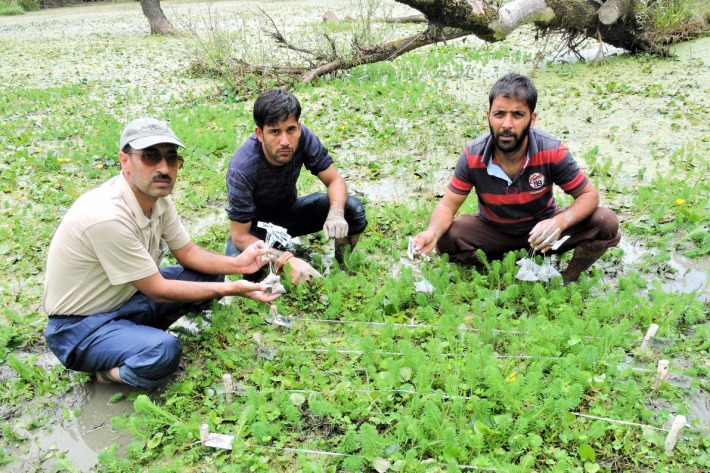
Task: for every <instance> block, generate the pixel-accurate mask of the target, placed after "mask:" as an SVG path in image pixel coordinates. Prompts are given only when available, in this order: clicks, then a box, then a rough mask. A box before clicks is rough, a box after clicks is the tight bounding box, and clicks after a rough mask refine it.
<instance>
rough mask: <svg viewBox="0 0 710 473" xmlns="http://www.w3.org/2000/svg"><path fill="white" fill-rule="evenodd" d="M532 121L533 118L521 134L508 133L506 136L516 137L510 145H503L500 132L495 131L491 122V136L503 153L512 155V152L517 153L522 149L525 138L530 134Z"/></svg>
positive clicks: (489, 126)
mask: <svg viewBox="0 0 710 473" xmlns="http://www.w3.org/2000/svg"><path fill="white" fill-rule="evenodd" d="M531 123H532V119H531V120H530V121H529V122H528V124H527V126H526V127H525V128H524V129H523V131H522V132H521V133H520V136H517V135H506V136H513V137H514V138H515V140H514V141H513V143H512V144H511V145H509V146H501V144H500V141H499V138H500V133H499V134H497V135H496V134H495V133H494V132H493V127H492V126H491V125H490V124H489V125H488V128H490V130H491V136H492V137H493V141H494V143H495V145H496V148H498V150H500V151H502V152H503V153H505V154H507V155H512V154H515V153H517V152H518V151H520V148H522V147H523V143H525V138H527V137H528V135H529V134H530V124H531Z"/></svg>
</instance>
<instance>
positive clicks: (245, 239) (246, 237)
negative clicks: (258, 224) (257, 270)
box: [232, 233, 259, 251]
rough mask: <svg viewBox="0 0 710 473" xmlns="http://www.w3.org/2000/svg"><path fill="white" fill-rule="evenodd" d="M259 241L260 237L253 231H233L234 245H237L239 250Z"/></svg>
mask: <svg viewBox="0 0 710 473" xmlns="http://www.w3.org/2000/svg"><path fill="white" fill-rule="evenodd" d="M257 241H259V239H258V238H257V237H255V236H254V235H252V234H251V233H242V234H235V233H232V242H234V246H236V247H237V249H238V250H239V251H244V249H245V248H246V247H247V246H249V245H251V244H252V243H255V242H257Z"/></svg>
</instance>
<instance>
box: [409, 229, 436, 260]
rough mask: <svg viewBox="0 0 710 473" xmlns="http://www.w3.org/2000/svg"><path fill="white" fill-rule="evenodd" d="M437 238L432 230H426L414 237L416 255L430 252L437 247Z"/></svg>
mask: <svg viewBox="0 0 710 473" xmlns="http://www.w3.org/2000/svg"><path fill="white" fill-rule="evenodd" d="M437 241H438V240H437V238H436V236H435V235H434V232H433V231H431V230H425V231H423V232H421V233H419V234H418V235H417V236H415V237H414V256H415V257H416V256H421V254H422V253H424V254H427V255H428V254H429V253H431V251H432V250H433V249H434V248H436V242H437Z"/></svg>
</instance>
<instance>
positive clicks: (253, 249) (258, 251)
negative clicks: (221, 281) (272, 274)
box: [235, 240, 274, 274]
mask: <svg viewBox="0 0 710 473" xmlns="http://www.w3.org/2000/svg"><path fill="white" fill-rule="evenodd" d="M266 254H268V255H269V258H264V259H262V256H264V255H266ZM273 259H274V256H273V255H272V254H271V250H270V249H268V250H267V249H266V244H265V243H264V242H263V241H261V240H259V241H256V242H254V243H252V244H251V245H249V246H247V247H246V248H244V251H242V254H240V255H239V256H237V257H236V258H235V263H236V264H237V272H236V274H252V273H255V272H257V271H259V269H261V267H262V266H264V265H265V264H267V263H268V262H269V260H273Z"/></svg>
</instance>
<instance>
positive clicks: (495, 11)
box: [142, 0, 710, 82]
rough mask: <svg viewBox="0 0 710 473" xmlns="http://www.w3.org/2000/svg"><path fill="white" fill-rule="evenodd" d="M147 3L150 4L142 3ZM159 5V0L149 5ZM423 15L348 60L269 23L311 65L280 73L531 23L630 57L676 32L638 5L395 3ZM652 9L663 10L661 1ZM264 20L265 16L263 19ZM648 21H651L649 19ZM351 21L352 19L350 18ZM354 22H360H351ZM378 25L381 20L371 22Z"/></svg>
mask: <svg viewBox="0 0 710 473" xmlns="http://www.w3.org/2000/svg"><path fill="white" fill-rule="evenodd" d="M142 1H148V0H142ZM153 1H157V0H153ZM396 1H397V2H398V3H401V4H404V5H407V6H409V7H411V8H413V9H415V10H418V11H419V12H421V15H410V16H407V17H399V18H391V19H389V20H387V21H388V22H392V23H396V22H407V23H412V22H425V23H427V27H426V29H425V30H424V31H421V32H419V33H417V34H414V35H410V36H408V37H405V38H401V39H397V40H394V41H390V42H387V43H384V44H381V45H378V46H374V47H362V45H361V44H360V43H359V40H357V39H355V38H353V44H352V50H353V54H352V56H350V57H340V56H339V55H338V53H337V51H336V47H335V42H334V40H333V39H332V38H331V37H329V36H327V35H326V39H327V40H328V42H329V43H330V46H331V51H330V52H328V53H323V52H322V51H321V52H320V53H316V52H314V51H312V50H310V49H309V48H305V47H301V46H298V45H295V44H292V43H290V42H289V41H288V40H287V39H286V38H285V36H284V35H282V34H281V33H280V32H279V31H278V29H276V26H275V24H274V23H273V22H271V25H272V26H273V29H274V31H272V32H271V35H272V37H273V38H274V39H275V40H276V42H277V44H278V45H279V46H281V47H283V48H288V49H291V50H293V51H297V52H299V53H301V54H303V56H302V58H303V60H305V61H307V62H308V64H309V67H308V71H307V72H305V73H304V72H303V71H302V67H300V66H299V67H293V68H289V67H280V68H279V70H280V72H284V71H286V72H290V73H291V74H292V76H294V75H297V76H298V77H299V78H300V80H301V81H303V82H312V81H314V80H315V79H317V78H319V77H322V76H324V75H326V74H331V73H333V72H337V71H341V70H346V69H350V68H353V67H356V66H359V65H362V64H370V63H374V62H380V61H391V60H393V59H395V58H397V57H399V56H401V55H402V54H405V53H407V52H409V51H412V50H414V49H417V48H420V47H423V46H426V45H429V44H433V43H437V42H442V41H443V42H445V41H447V40H450V39H454V38H459V37H463V36H468V35H473V36H476V37H478V38H480V39H482V40H484V41H488V42H497V41H502V40H504V39H505V38H507V37H508V36H509V35H510V34H511V33H512V32H513V31H515V30H516V29H518V28H520V27H521V26H523V25H527V24H534V25H535V27H536V28H538V29H539V30H542V31H544V32H545V33H555V32H557V33H562V34H564V35H565V38H566V39H567V42H568V44H569V45H570V49H574V47H575V46H576V45H578V44H579V42H580V41H581V40H584V39H586V38H591V39H594V40H599V41H600V43H602V44H603V43H606V44H609V45H612V46H615V47H618V48H621V49H625V50H627V51H631V52H651V53H659V52H662V48H663V46H664V45H666V44H669V43H671V42H675V41H677V40H678V37H679V36H678V27H676V28H675V29H673V30H668V31H666V32H665V33H664V32H663V31H658V30H655V29H654V24H653V22H652V21H648V24H650V25H652V26H648V25H646V24H644V22H642V21H641V20H640V19H639V18H638V17H637V15H636V14H635V11H636V10H637V9H640V6H641V5H640V1H641V0H608V1H607V2H606V3H602V1H601V0H513V1H512V2H510V3H507V4H505V5H503V6H501V7H498V6H496V5H494V4H493V3H490V2H488V1H484V0H396ZM652 8H665V6H664V5H662V4H661V3H660V2H659V3H656V4H655V6H654V7H652ZM267 17H268V15H267ZM649 18H652V16H651V15H649ZM349 19H350V18H349ZM350 20H352V21H361V20H358V19H350ZM373 21H378V22H382V21H385V20H383V19H378V20H373ZM682 26H683V30H682V33H683V36H682V39H684V40H685V39H691V38H694V37H698V36H699V35H701V34H703V33H707V32H708V31H710V17H709V16H708V15H705V16H703V17H702V19H701V20H700V21H694V22H690V23H689V24H688V25H685V24H684V25H682Z"/></svg>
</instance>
